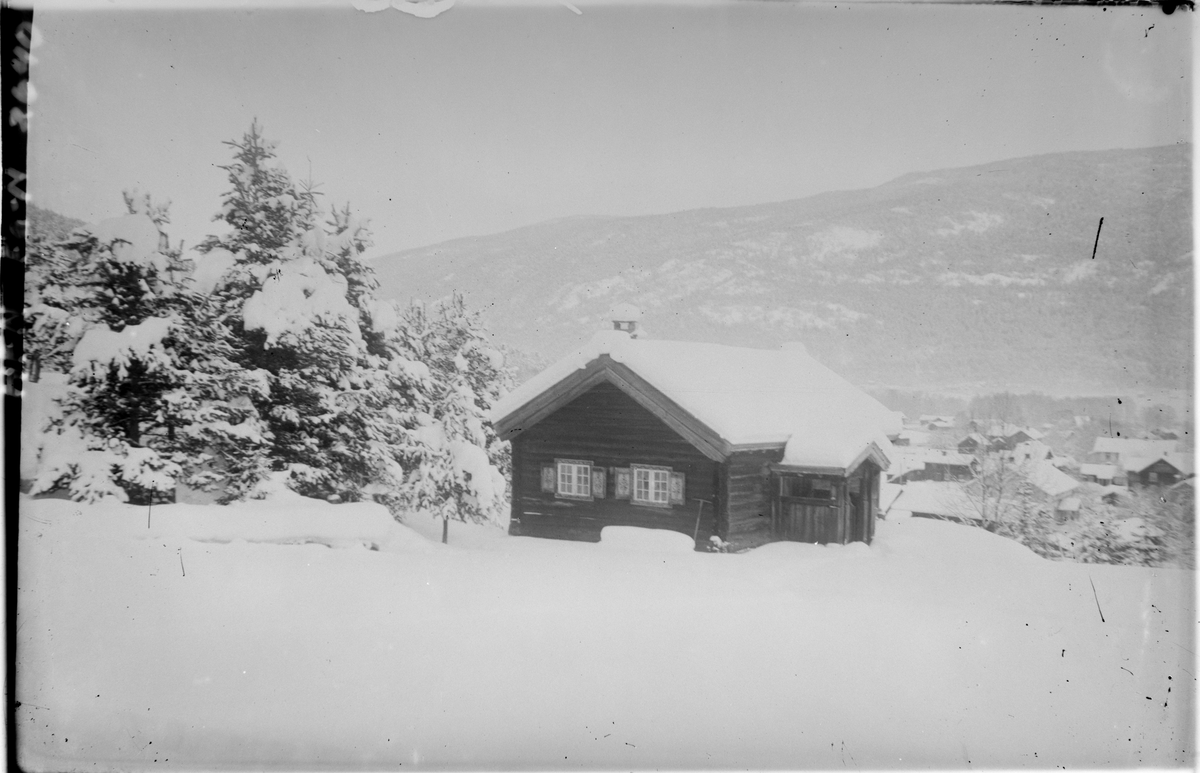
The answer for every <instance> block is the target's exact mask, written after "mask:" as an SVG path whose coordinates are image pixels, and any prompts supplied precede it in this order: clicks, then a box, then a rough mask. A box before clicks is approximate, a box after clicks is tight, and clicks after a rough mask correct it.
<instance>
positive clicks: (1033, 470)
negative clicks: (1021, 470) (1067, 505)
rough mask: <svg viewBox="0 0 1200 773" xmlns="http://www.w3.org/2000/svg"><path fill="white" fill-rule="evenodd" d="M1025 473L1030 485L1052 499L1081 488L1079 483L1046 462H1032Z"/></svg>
mask: <svg viewBox="0 0 1200 773" xmlns="http://www.w3.org/2000/svg"><path fill="white" fill-rule="evenodd" d="M1025 473H1026V475H1027V476H1028V477H1029V482H1030V483H1032V484H1033V485H1035V486H1037V487H1038V489H1039V490H1041V491H1042V493H1044V494H1046V495H1047V496H1050V497H1058V496H1062V495H1063V494H1065V493H1067V492H1068V491H1071V490H1073V489H1076V488H1078V487H1079V481H1077V480H1075V479H1074V478H1072V477H1071V476H1070V475H1067V474H1066V473H1065V472H1063V471H1062V470H1060V469H1058V468H1057V467H1055V466H1054V465H1053V464H1050V462H1047V461H1045V460H1039V461H1036V462H1030V463H1029V464H1028V465H1026V467H1025Z"/></svg>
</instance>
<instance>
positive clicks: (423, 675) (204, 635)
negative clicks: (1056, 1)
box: [16, 497, 1195, 770]
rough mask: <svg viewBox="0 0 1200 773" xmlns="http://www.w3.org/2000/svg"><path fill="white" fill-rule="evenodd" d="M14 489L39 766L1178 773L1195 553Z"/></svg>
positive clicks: (1188, 720) (27, 697)
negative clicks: (1119, 554)
mask: <svg viewBox="0 0 1200 773" xmlns="http://www.w3.org/2000/svg"><path fill="white" fill-rule="evenodd" d="M22 505H23V507H22V510H21V512H20V543H19V550H20V553H19V573H20V583H19V612H18V615H19V616H18V622H17V625H18V632H17V642H18V652H17V657H18V680H17V695H16V697H17V699H18V700H19V701H20V706H19V708H18V709H17V714H16V720H17V722H18V729H19V733H20V734H19V736H18V743H19V752H20V754H21V758H22V760H23V761H24V762H25V764H26V765H27V766H28V767H31V768H33V769H42V770H84V769H86V770H106V769H107V770H132V769H142V768H151V767H159V766H165V765H171V766H176V765H184V766H189V765H190V766H193V767H197V768H205V769H212V768H233V769H262V768H264V767H267V766H271V765H278V766H281V767H284V768H297V767H305V768H307V767H310V766H322V767H333V768H338V769H353V768H360V767H369V768H372V769H383V768H387V769H392V770H403V769H407V768H410V767H412V768H489V769H496V768H522V769H523V768H540V769H558V770H566V769H580V768H584V769H597V768H601V769H616V768H620V769H651V768H689V769H699V768H779V767H782V768H791V769H796V768H818V769H826V770H828V769H841V768H842V767H850V768H910V767H911V768H918V767H927V766H948V767H954V768H965V767H977V766H1002V767H1006V768H1017V767H1036V768H1052V767H1055V766H1059V765H1061V766H1064V767H1072V768H1076V767H1107V766H1117V767H1132V766H1139V765H1147V766H1177V765H1191V764H1193V762H1194V751H1193V738H1192V727H1193V717H1194V690H1195V675H1194V674H1195V664H1194V650H1195V644H1194V637H1193V621H1194V620H1195V618H1194V602H1193V579H1194V576H1193V573H1192V572H1188V571H1180V570H1164V569H1145V568H1137V567H1125V566H1101V565H1081V564H1069V563H1055V562H1050V561H1045V560H1042V559H1039V558H1037V557H1035V556H1034V555H1033V554H1032V553H1030V552H1029V551H1028V550H1026V549H1025V548H1023V547H1021V546H1019V545H1017V544H1015V543H1013V542H1010V541H1007V540H1004V539H1002V538H999V537H996V536H994V535H991V534H988V533H986V532H983V531H981V530H978V529H972V528H968V527H964V526H959V525H954V524H950V523H943V522H938V521H932V520H924V519H904V520H899V521H889V522H881V523H880V524H879V529H878V536H877V538H876V541H875V543H874V544H873V545H872V546H871V547H869V548H868V547H867V546H865V545H861V544H859V545H852V546H848V547H819V546H815V545H800V544H792V543H780V544H772V545H767V546H765V547H762V548H759V549H757V550H754V551H751V552H749V553H745V554H741V555H718V554H702V553H693V552H690V551H688V550H682V551H681V550H679V549H678V547H679V545H678V543H677V541H675V540H672V539H670V535H663V534H656V535H653V536H654V537H655V538H654V539H646V540H642V539H639V538H638V537H637V535H636V534H630V533H629V532H628V531H627V530H626V531H624V532H618V533H617V534H616V535H615V536H616V539H614V540H611V541H608V542H605V543H601V544H599V545H594V544H586V543H573V542H555V541H549V540H538V539H532V538H514V537H508V536H505V535H504V533H503V532H502V531H501V530H500V529H496V528H494V527H491V528H489V527H483V526H466V525H463V524H459V523H453V524H451V528H450V539H451V544H450V545H449V546H442V545H440V544H438V542H437V540H438V539H439V538H440V532H441V525H440V522H436V521H433V520H432V519H427V518H418V517H415V516H414V517H413V518H412V519H411V521H412V523H411V527H409V526H401V525H399V524H396V523H394V522H393V521H391V520H390V518H389V516H388V515H387V513H386V511H385V510H384V509H383V508H381V507H378V506H375V505H365V504H360V505H328V504H325V503H321V502H315V501H312V500H302V499H300V498H298V497H292V498H285V499H280V500H277V501H275V502H259V503H252V504H245V505H237V506H233V507H229V508H220V507H216V506H189V505H173V506H156V507H154V508H153V509H152V510H148V509H147V508H138V507H130V506H125V505H103V506H100V505H97V506H85V505H80V504H77V503H73V502H68V501H63V500H39V501H33V500H24V501H23V502H22ZM147 519H149V526H148V527H147ZM683 539H684V541H685V542H686V541H687V540H686V538H683ZM1101 614H1102V615H1103V619H1102V618H1101Z"/></svg>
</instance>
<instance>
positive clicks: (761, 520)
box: [492, 330, 900, 550]
mask: <svg viewBox="0 0 1200 773" xmlns="http://www.w3.org/2000/svg"><path fill="white" fill-rule="evenodd" d="M492 420H493V423H494V425H495V427H496V430H497V432H498V433H499V435H500V437H502V438H504V439H506V440H509V441H511V442H512V488H511V491H512V517H511V523H510V527H509V531H510V533H511V534H515V535H527V536H538V537H554V538H561V539H577V540H588V541H597V540H599V539H600V531H601V529H603V528H604V527H605V526H609V525H623V526H641V527H647V528H658V529H671V530H674V531H679V532H682V533H684V534H686V535H688V536H690V537H693V539H694V540H695V542H696V547H697V549H705V548H707V547H708V546H709V545H710V542H711V539H710V538H712V537H714V536H715V537H718V538H719V539H720V540H721V541H722V542H724V543H728V546H729V548H730V549H735V550H736V549H742V548H748V547H753V546H756V545H761V544H763V543H766V542H772V541H776V540H794V541H800V542H817V543H846V542H855V541H862V542H868V543H869V542H870V541H871V538H872V536H873V535H874V532H875V517H876V513H877V511H878V507H879V504H878V503H879V484H880V471H881V470H885V469H887V467H888V464H889V462H888V458H887V452H888V451H889V450H890V444H889V442H888V439H887V436H888V435H889V434H892V435H894V434H895V433H898V432H899V431H900V422H899V419H898V418H897V416H896V414H894V413H892V412H891V411H889V410H887V409H886V408H885V407H884V406H883V405H882V404H880V403H879V402H878V401H876V400H875V399H874V398H872V397H870V396H869V395H867V394H866V393H865V392H863V391H861V390H859V389H858V388H857V387H855V386H853V385H852V384H850V383H849V382H848V381H846V380H845V379H843V378H841V377H840V376H838V375H837V374H835V373H834V372H833V371H831V370H829V369H828V368H826V367H825V366H824V365H822V364H820V363H819V362H817V361H816V360H815V359H813V358H812V357H811V356H809V355H808V354H807V353H806V352H805V351H804V348H803V347H802V346H799V345H794V344H793V345H785V347H784V348H783V349H777V350H766V349H748V348H736V347H730V346H720V345H716V344H705V343H688V342H681V341H658V340H646V339H639V338H636V337H634V336H631V335H630V333H629V332H627V331H625V330H611V331H601V332H599V333H597V334H596V335H595V336H594V337H593V338H592V340H591V341H589V342H588V343H587V344H585V345H584V346H583V347H582V348H580V349H579V350H577V351H575V352H573V353H571V354H570V355H568V356H566V357H564V358H563V359H562V360H560V361H559V362H557V363H555V364H554V365H552V366H550V367H549V368H547V369H546V370H545V371H543V372H541V373H540V374H538V375H537V376H534V377H533V378H532V379H530V380H529V381H527V382H526V383H525V384H523V385H521V386H520V387H518V388H517V389H516V390H514V391H513V392H511V393H510V394H508V395H507V396H506V397H504V398H503V399H502V400H501V401H500V402H499V403H498V404H497V405H496V406H495V409H494V410H493V412H492Z"/></svg>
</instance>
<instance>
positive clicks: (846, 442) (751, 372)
mask: <svg viewBox="0 0 1200 773" xmlns="http://www.w3.org/2000/svg"><path fill="white" fill-rule="evenodd" d="M605 356H606V357H607V358H608V361H611V362H612V363H616V364H618V365H619V366H624V367H625V368H628V369H629V370H630V371H632V372H633V373H634V374H635V375H636V376H638V377H640V378H641V379H643V380H645V381H646V382H647V383H648V384H649V385H650V386H652V387H653V388H654V389H655V390H657V391H658V392H660V393H661V394H662V395H663V396H664V397H666V398H667V399H668V400H670V401H672V402H673V403H674V404H675V405H677V406H678V407H679V408H682V409H683V411H685V412H686V413H687V414H690V416H691V417H693V418H694V419H695V420H697V421H699V422H700V423H701V424H702V425H704V426H705V427H707V428H708V429H709V430H711V431H712V432H713V433H715V434H716V435H717V436H719V437H720V438H721V439H722V440H723V441H725V443H727V444H728V445H729V446H730V447H738V446H771V445H783V446H785V450H784V456H783V459H782V464H785V465H791V466H798V467H836V468H846V467H848V466H850V465H852V464H856V463H857V462H858V461H859V460H860V459H861V458H862V457H863V454H864V453H866V452H869V451H870V450H871V448H872V446H873V447H874V449H875V450H876V451H878V452H879V453H880V454H882V455H883V457H884V458H885V459H886V457H887V454H888V452H889V451H890V449H891V444H890V443H889V442H888V440H887V436H888V435H889V434H892V435H894V434H896V433H898V432H899V431H900V421H899V418H898V417H897V416H896V415H895V414H894V413H893V412H892V411H890V410H888V409H887V408H885V407H884V406H883V405H882V404H881V403H880V402H879V401H877V400H875V398H873V397H871V396H870V395H868V394H867V393H866V392H863V391H862V390H861V389H859V388H858V387H856V386H854V385H853V384H851V383H850V382H849V381H847V380H846V379H844V378H842V377H841V376H839V375H837V374H836V373H834V372H833V371H832V370H830V369H829V368H827V367H825V366H824V365H822V364H821V363H819V362H817V361H816V360H815V359H813V358H812V357H811V356H810V355H808V354H807V353H806V352H804V351H802V350H800V349H797V348H788V349H750V348H743V347H733V346H723V345H719V344H709V343H693V342H685V341H660V340H648V339H634V338H630V337H629V335H628V334H626V333H624V332H622V331H619V330H604V331H600V332H598V333H596V334H595V335H594V336H593V337H592V339H591V340H590V341H588V342H587V343H586V344H584V345H583V346H582V347H580V348H579V349H578V350H576V351H574V352H572V353H571V354H568V355H567V356H566V357H563V358H562V359H561V360H559V361H558V362H556V363H554V364H553V365H551V366H550V367H549V368H547V369H546V370H544V371H542V372H541V373H539V374H538V375H536V376H534V377H533V378H532V379H530V380H529V381H527V382H525V383H524V384H522V385H521V386H519V387H517V388H516V389H515V390H513V391H512V392H510V393H509V394H508V395H506V396H505V397H504V398H502V399H501V400H500V401H499V402H498V403H497V405H496V406H495V408H494V409H493V411H492V414H491V418H492V421H493V422H494V423H496V424H497V425H498V426H499V425H503V424H505V423H506V421H505V420H506V419H513V418H514V415H518V417H519V414H520V413H521V412H522V409H526V408H527V407H529V406H530V403H531V402H532V401H534V400H535V399H537V398H539V397H540V396H542V395H543V394H544V393H546V392H547V391H549V390H552V389H553V388H554V387H556V385H559V384H560V383H561V382H563V381H564V380H567V379H569V378H570V377H571V376H573V375H575V374H577V373H578V372H579V371H582V370H583V369H586V368H588V367H589V366H592V367H597V365H599V364H600V362H599V361H600V360H601V358H603V357H605ZM618 386H620V384H618ZM502 431H503V430H502ZM885 466H886V462H885Z"/></svg>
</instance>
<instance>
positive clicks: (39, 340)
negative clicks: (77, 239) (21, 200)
mask: <svg viewBox="0 0 1200 773" xmlns="http://www.w3.org/2000/svg"><path fill="white" fill-rule="evenodd" d="M26 223H27V225H26V229H25V240H26V241H25V310H24V327H23V330H22V333H21V338H22V344H23V346H24V358H25V362H26V367H27V368H28V369H29V370H31V371H34V372H36V371H37V370H40V369H42V368H45V369H47V370H51V371H57V372H59V373H65V372H66V371H67V370H68V369H69V368H70V367H71V351H72V350H73V349H74V346H75V342H76V341H77V340H78V339H79V336H80V335H82V333H83V330H84V328H85V327H86V326H87V324H88V323H89V322H90V321H91V320H90V319H87V318H85V317H84V316H82V315H83V313H84V312H83V310H81V308H80V305H79V301H80V299H81V297H83V296H84V295H85V294H86V293H87V289H86V288H85V287H81V286H80V283H79V281H78V277H79V274H80V272H79V270H78V268H77V266H76V265H75V264H76V263H77V262H78V260H79V255H78V254H77V253H76V252H74V251H73V250H68V249H66V248H65V247H63V244H62V243H63V242H64V241H65V240H67V239H68V238H69V237H70V236H71V232H72V231H74V230H75V229H76V228H77V227H80V226H83V225H86V224H85V223H83V222H82V221H77V220H73V219H70V218H64V217H62V216H61V215H56V214H55V213H53V212H49V211H47V210H43V209H40V208H39V207H37V206H35V205H33V204H30V205H29V213H28V218H27V221H26Z"/></svg>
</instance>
